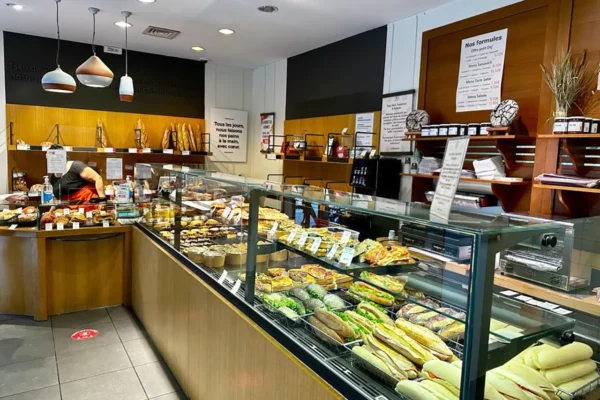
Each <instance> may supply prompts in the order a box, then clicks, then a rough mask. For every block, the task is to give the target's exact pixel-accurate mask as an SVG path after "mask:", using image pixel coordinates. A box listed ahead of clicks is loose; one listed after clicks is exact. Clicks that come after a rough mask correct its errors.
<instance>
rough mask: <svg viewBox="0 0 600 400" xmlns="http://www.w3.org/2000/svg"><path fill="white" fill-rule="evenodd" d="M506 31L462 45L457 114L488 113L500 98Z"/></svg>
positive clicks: (464, 42) (470, 39)
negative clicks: (485, 111) (469, 112)
mask: <svg viewBox="0 0 600 400" xmlns="http://www.w3.org/2000/svg"><path fill="white" fill-rule="evenodd" d="M507 33H508V29H502V30H499V31H496V32H490V33H485V34H483V35H479V36H475V37H470V38H467V39H464V40H463V41H462V46H461V51H460V69H459V72H458V87H457V88H456V112H466V111H481V110H491V109H493V108H494V107H496V106H497V105H498V104H499V103H500V101H501V99H502V97H501V94H500V89H501V85H502V74H503V72H504V57H505V54H506V36H507Z"/></svg>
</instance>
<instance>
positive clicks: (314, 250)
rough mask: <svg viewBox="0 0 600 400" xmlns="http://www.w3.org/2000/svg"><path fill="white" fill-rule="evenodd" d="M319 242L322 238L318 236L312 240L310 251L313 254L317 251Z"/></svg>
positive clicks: (319, 245)
mask: <svg viewBox="0 0 600 400" xmlns="http://www.w3.org/2000/svg"><path fill="white" fill-rule="evenodd" d="M321 242H322V239H321V238H320V237H318V238H316V239H315V240H314V241H313V244H312V246H310V252H311V253H313V254H316V253H317V251H319V247H321Z"/></svg>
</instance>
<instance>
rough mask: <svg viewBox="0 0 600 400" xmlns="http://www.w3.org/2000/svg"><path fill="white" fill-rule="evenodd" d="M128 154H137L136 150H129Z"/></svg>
mask: <svg viewBox="0 0 600 400" xmlns="http://www.w3.org/2000/svg"><path fill="white" fill-rule="evenodd" d="M129 152H130V153H132V154H137V152H138V149H134V148H130V149H129Z"/></svg>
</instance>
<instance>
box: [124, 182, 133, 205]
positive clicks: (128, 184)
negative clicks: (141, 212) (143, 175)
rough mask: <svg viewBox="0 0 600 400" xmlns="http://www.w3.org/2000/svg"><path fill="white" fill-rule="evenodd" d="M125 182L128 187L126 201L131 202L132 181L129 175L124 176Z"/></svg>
mask: <svg viewBox="0 0 600 400" xmlns="http://www.w3.org/2000/svg"><path fill="white" fill-rule="evenodd" d="M125 182H126V183H127V186H128V187H129V199H128V201H127V202H128V203H133V182H132V181H131V175H127V176H126V177H125Z"/></svg>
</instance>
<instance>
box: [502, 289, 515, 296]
mask: <svg viewBox="0 0 600 400" xmlns="http://www.w3.org/2000/svg"><path fill="white" fill-rule="evenodd" d="M500 294H503V295H505V296H508V297H513V296H516V295H518V294H519V293H517V292H513V291H512V290H505V291H503V292H500Z"/></svg>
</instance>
